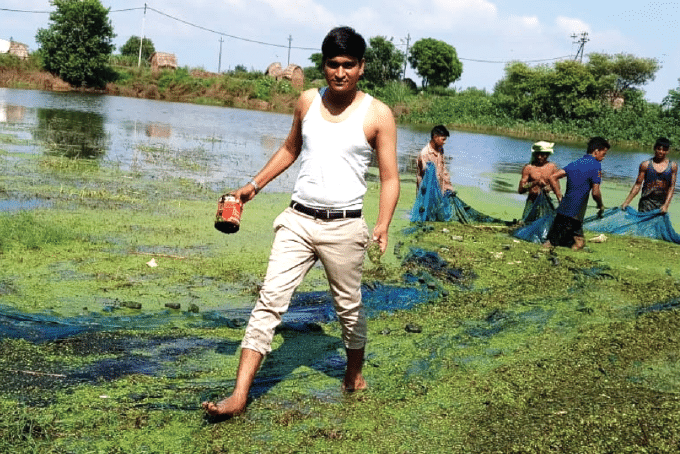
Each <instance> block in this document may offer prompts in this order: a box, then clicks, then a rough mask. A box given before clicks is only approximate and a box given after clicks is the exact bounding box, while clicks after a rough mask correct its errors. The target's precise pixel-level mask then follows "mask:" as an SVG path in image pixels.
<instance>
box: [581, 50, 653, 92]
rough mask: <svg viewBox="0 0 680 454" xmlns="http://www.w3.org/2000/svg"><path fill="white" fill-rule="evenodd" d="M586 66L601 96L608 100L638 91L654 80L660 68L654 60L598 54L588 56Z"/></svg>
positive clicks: (624, 55)
mask: <svg viewBox="0 0 680 454" xmlns="http://www.w3.org/2000/svg"><path fill="white" fill-rule="evenodd" d="M586 66H587V68H588V70H589V71H590V73H591V74H593V76H595V78H596V79H597V81H598V84H599V89H600V90H601V92H602V95H603V96H604V97H605V98H609V100H614V99H617V98H624V97H625V93H626V91H628V90H632V89H640V88H641V87H642V86H643V85H645V84H646V83H647V82H650V81H652V80H654V78H655V77H656V72H657V71H658V70H659V69H660V68H661V66H660V65H659V62H658V61H657V60H656V59H654V58H639V57H636V56H635V55H631V54H616V55H609V54H600V53H592V54H589V55H588V63H587V64H586Z"/></svg>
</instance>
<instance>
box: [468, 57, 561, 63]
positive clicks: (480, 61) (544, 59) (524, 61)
mask: <svg viewBox="0 0 680 454" xmlns="http://www.w3.org/2000/svg"><path fill="white" fill-rule="evenodd" d="M571 57H572V56H571V55H565V56H563V57H555V58H543V59H541V60H508V61H493V60H475V59H472V58H458V60H463V61H473V62H476V63H501V64H507V63H512V62H515V61H517V62H520V63H540V62H543V61H555V60H562V59H565V58H571Z"/></svg>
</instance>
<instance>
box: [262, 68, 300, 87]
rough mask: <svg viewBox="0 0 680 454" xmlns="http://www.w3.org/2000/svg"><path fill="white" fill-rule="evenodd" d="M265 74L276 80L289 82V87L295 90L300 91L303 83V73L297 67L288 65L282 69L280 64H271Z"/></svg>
mask: <svg viewBox="0 0 680 454" xmlns="http://www.w3.org/2000/svg"><path fill="white" fill-rule="evenodd" d="M265 74H266V75H268V76H271V77H273V78H274V79H276V80H281V79H286V80H290V83H291V85H292V86H293V87H295V88H297V89H301V88H302V86H303V85H304V83H305V73H304V71H303V70H302V68H301V67H300V66H298V65H293V64H290V65H288V66H287V67H286V68H285V69H284V68H282V67H281V63H278V62H277V63H272V64H271V65H269V66H268V67H267V71H266V72H265Z"/></svg>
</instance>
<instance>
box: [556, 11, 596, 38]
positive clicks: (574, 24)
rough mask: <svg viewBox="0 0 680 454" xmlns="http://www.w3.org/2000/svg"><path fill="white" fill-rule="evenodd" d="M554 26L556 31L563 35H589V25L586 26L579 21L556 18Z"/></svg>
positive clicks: (561, 17) (569, 18)
mask: <svg viewBox="0 0 680 454" xmlns="http://www.w3.org/2000/svg"><path fill="white" fill-rule="evenodd" d="M555 25H556V26H557V28H558V30H560V31H561V32H563V33H564V34H569V35H571V34H574V33H575V34H581V33H583V32H586V33H591V29H590V25H588V24H586V23H585V22H583V21H582V20H581V19H575V18H571V17H564V16H558V17H557V18H556V19H555Z"/></svg>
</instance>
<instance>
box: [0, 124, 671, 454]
mask: <svg viewBox="0 0 680 454" xmlns="http://www.w3.org/2000/svg"><path fill="white" fill-rule="evenodd" d="M2 140H3V141H7V143H11V141H12V140H15V138H12V137H9V136H8V137H3V138H2ZM2 148H3V147H2V145H1V144H0V150H2ZM0 167H1V168H2V172H0V194H2V197H3V198H5V199H8V200H15V201H26V200H36V202H37V208H34V209H31V210H28V211H22V212H8V213H2V214H0V307H2V309H3V314H2V315H3V317H4V318H2V319H1V323H0V326H2V327H4V329H5V330H6V332H11V331H10V330H11V329H12V328H13V327H22V326H29V324H30V323H32V321H34V320H36V319H40V318H41V317H42V318H44V319H45V320H47V321H49V322H50V323H48V327H49V326H58V325H59V324H60V323H62V324H63V323H64V322H65V321H68V320H69V317H70V318H71V319H72V318H77V317H81V316H88V317H92V319H93V320H95V321H97V323H100V324H102V323H105V322H106V321H107V320H111V319H115V320H116V323H118V326H112V327H109V329H106V330H96V331H91V332H85V333H81V334H74V335H72V336H70V337H67V338H63V339H58V340H53V341H45V342H39V343H34V342H30V341H26V340H18V339H12V338H10V337H4V338H3V339H2V340H0V381H1V382H2V383H3V395H2V397H0V412H1V414H0V451H2V452H17V453H28V452H31V453H36V452H39V453H90V452H101V453H114V452H117V453H139V452H153V453H165V452H172V453H223V452H224V453H226V452H375V453H394V452H398V453H402V452H403V453H406V452H423V453H432V452H442V453H443V452H446V453H451V452H453V453H495V452H497V453H509V452H517V453H530V452H534V453H548V452H561V453H583V452H588V453H611V452H656V453H673V452H677V450H678V446H680V382H678V378H677V377H678V374H679V373H680V361H679V360H680V358H679V356H678V351H680V337H679V335H678V332H679V328H680V312H679V311H678V307H679V306H680V303H679V301H680V299H679V298H680V285H679V284H680V260H679V258H680V248H679V246H678V245H674V244H670V243H666V242H662V241H654V240H646V239H636V238H628V237H617V236H608V240H607V241H606V242H604V243H589V244H588V251H585V252H580V253H575V252H572V251H570V250H567V249H557V250H555V252H554V253H550V252H548V251H545V250H543V249H541V248H540V247H539V246H538V245H534V244H529V243H524V242H520V241H518V240H515V239H513V238H512V237H511V236H509V234H508V233H509V232H508V230H507V228H506V227H504V226H473V225H460V224H442V223H433V224H430V225H429V226H426V227H425V228H421V229H419V230H417V231H416V232H415V233H413V234H410V235H404V234H402V230H403V229H404V228H405V227H408V226H409V223H408V212H409V209H410V207H411V206H412V204H413V196H414V194H413V191H412V187H413V181H412V180H413V177H412V176H411V175H403V176H402V178H403V180H404V191H403V192H402V196H401V198H400V200H399V205H398V210H397V215H396V219H395V221H394V223H393V225H392V227H391V231H390V235H391V240H390V241H391V243H390V244H391V246H390V249H389V251H388V253H387V254H386V255H385V256H384V257H383V258H382V259H381V261H380V263H378V264H376V263H372V262H370V261H369V260H367V261H366V272H365V281H366V283H367V284H371V283H373V282H376V281H377V282H380V283H389V284H394V285H401V286H405V287H409V286H416V287H422V288H437V289H441V290H442V291H441V292H440V295H441V297H440V298H437V299H435V300H433V301H431V302H429V303H427V304H423V305H420V306H418V307H416V308H415V309H413V310H410V311H400V312H396V313H383V314H381V315H379V316H377V317H375V318H373V319H371V320H370V321H369V339H370V340H369V344H368V345H367V362H366V368H365V375H366V378H367V380H368V383H369V386H370V388H369V390H367V391H366V392H362V393H357V394H353V395H343V394H341V393H340V391H339V386H340V380H341V374H342V370H343V368H344V364H343V361H344V353H343V351H342V346H341V343H340V340H339V339H340V330H339V327H338V325H337V324H336V323H328V324H321V325H316V326H314V327H308V328H310V329H307V330H304V331H293V330H284V331H281V332H280V333H278V334H277V335H276V337H275V345H274V351H273V353H272V354H271V355H270V356H269V357H268V358H267V360H266V362H265V364H264V366H263V368H262V370H261V371H260V374H259V377H260V381H258V383H257V386H256V389H255V392H254V397H253V399H252V400H251V402H250V404H249V407H248V411H247V412H246V413H245V414H244V415H242V416H239V417H236V418H233V419H231V420H228V421H224V422H220V423H214V422H212V421H210V420H206V419H205V418H204V416H203V413H202V411H201V409H200V402H201V401H202V400H204V399H208V398H218V397H219V396H222V395H224V394H225V393H228V392H230V390H231V387H232V386H233V377H234V373H235V369H236V365H237V361H238V343H239V341H240V339H241V337H242V335H243V326H242V325H234V326H229V325H228V324H223V325H219V324H206V323H205V320H206V319H205V318H202V316H203V314H210V313H211V311H215V310H218V311H219V310H220V309H222V308H224V307H227V306H229V307H239V306H243V307H246V308H247V307H249V306H250V305H252V303H253V301H254V298H255V295H256V293H257V288H258V285H259V283H260V281H261V279H262V277H263V274H264V271H265V267H266V261H267V257H268V253H269V246H270V243H271V238H272V236H271V235H272V234H271V223H272V221H273V218H274V217H275V216H276V214H278V212H280V211H281V210H282V209H283V207H285V206H286V204H287V201H288V197H289V195H288V194H273V193H267V192H264V193H262V194H260V195H259V196H258V197H257V198H256V199H255V200H254V201H253V202H251V203H249V204H248V205H246V207H245V210H244V213H243V218H242V219H243V225H242V228H241V230H240V231H239V232H238V233H237V234H234V235H224V234H221V233H219V232H217V231H216V230H215V229H214V228H213V226H212V219H213V215H214V210H215V208H216V203H215V202H216V200H217V197H218V196H219V194H217V193H214V192H212V191H210V190H207V189H205V187H202V186H199V185H197V184H194V183H192V182H190V181H187V180H181V179H171V178H151V177H150V176H148V175H145V174H137V173H126V172H122V171H120V170H118V169H116V168H107V167H101V166H95V165H93V164H92V163H91V162H78V161H73V160H64V159H60V158H53V157H46V156H35V155H20V154H15V153H8V152H6V151H0ZM498 178H501V179H503V178H504V179H506V180H507V181H508V182H509V183H510V182H512V186H514V184H515V183H516V180H517V178H518V175H500V176H498ZM627 190H628V188H627V187H621V186H618V185H617V184H615V183H611V182H605V184H604V185H603V195H604V199H605V203H606V204H608V205H609V204H610V201H614V200H617V201H621V200H623V199H624V197H625V194H626V192H627ZM161 194H162V197H161V196H160V195H161ZM377 194H378V187H377V184H376V183H371V184H370V187H369V192H368V194H367V197H366V217H367V220H368V222H369V224H370V225H373V223H374V222H375V219H376V216H377V212H376V207H377ZM458 194H459V196H460V197H461V199H463V200H464V201H466V202H467V203H469V204H470V205H471V206H473V207H474V208H475V209H477V210H479V211H481V212H483V213H486V214H489V215H492V216H496V217H500V218H503V219H512V218H516V217H519V215H520V214H521V211H522V208H523V206H522V203H521V202H519V201H517V200H516V199H515V198H514V197H513V196H511V195H510V194H502V193H493V196H492V197H490V196H489V194H488V193H485V192H483V191H481V190H480V189H478V188H459V190H458ZM612 205H613V204H612ZM592 209H593V208H592V207H591V210H592ZM671 213H672V219H673V222H674V224H675V225H676V226H678V225H680V223H679V222H678V221H679V219H678V216H679V215H680V209H678V206H677V202H674V203H673V205H672V206H671ZM592 236H594V234H590V233H587V235H586V238H591V237H592ZM411 248H422V249H424V250H427V251H431V252H434V253H436V254H437V255H438V257H440V258H441V259H443V260H445V261H446V269H444V270H442V269H441V268H436V267H430V268H428V267H427V266H425V265H423V264H418V263H416V262H412V261H407V260H405V259H406V258H407V257H408V253H409V251H410V250H411ZM660 258H662V259H660ZM152 259H153V262H155V264H156V265H158V266H151V265H150V264H149V263H150V262H152ZM153 262H152V263H153ZM447 269H455V270H459V271H461V272H462V274H463V275H464V276H466V277H467V278H466V280H465V281H460V280H457V279H455V278H451V274H449V273H447V272H446V270H447ZM407 275H408V276H411V277H415V279H413V278H411V279H405V277H404V276H407ZM325 288H326V284H325V283H324V276H323V273H322V271H321V270H320V269H318V268H315V269H313V271H312V273H311V274H310V276H309V277H308V279H307V280H306V281H305V283H304V285H303V286H302V287H301V289H300V291H315V290H322V289H325ZM167 303H179V308H178V309H173V308H168V307H166V304H167ZM9 316H11V317H9ZM156 321H158V323H155V322H156ZM407 328H408V329H407ZM417 328H419V329H417Z"/></svg>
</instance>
